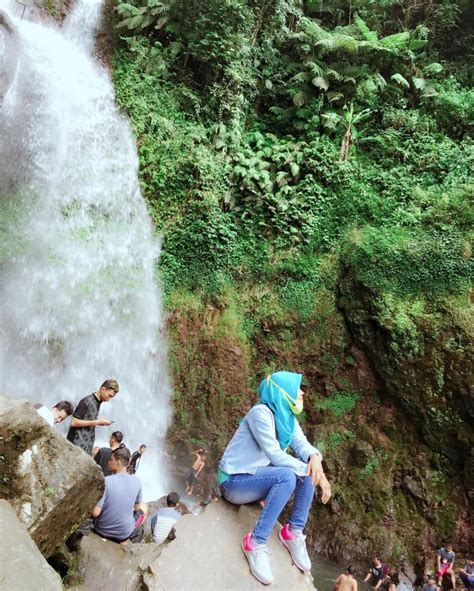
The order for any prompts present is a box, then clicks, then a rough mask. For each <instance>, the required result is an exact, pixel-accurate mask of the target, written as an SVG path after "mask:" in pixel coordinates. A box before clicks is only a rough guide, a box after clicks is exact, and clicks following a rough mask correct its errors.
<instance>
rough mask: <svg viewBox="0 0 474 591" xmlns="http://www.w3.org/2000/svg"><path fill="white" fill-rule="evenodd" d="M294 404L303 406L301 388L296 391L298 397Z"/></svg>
mask: <svg viewBox="0 0 474 591" xmlns="http://www.w3.org/2000/svg"><path fill="white" fill-rule="evenodd" d="M296 402H298V403H301V404H303V402H304V392H303V390H302V389H301V388H300V389H299V390H298V396H297V397H296Z"/></svg>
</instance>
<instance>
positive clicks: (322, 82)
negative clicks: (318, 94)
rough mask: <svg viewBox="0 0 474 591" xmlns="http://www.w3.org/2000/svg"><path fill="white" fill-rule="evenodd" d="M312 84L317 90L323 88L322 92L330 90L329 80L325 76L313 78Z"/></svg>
mask: <svg viewBox="0 0 474 591" xmlns="http://www.w3.org/2000/svg"><path fill="white" fill-rule="evenodd" d="M311 82H312V84H314V86H316V87H317V88H321V90H327V89H328V88H329V80H328V79H327V78H324V76H316V78H313V79H312V80H311Z"/></svg>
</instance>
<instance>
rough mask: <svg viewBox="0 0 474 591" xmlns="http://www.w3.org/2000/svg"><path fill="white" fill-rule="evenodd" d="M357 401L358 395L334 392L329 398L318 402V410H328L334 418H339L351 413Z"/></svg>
mask: <svg viewBox="0 0 474 591" xmlns="http://www.w3.org/2000/svg"><path fill="white" fill-rule="evenodd" d="M358 399H359V395H358V394H356V393H355V392H335V393H334V394H331V396H330V397H329V398H326V399H325V400H322V401H320V402H318V408H320V409H321V410H328V411H329V412H331V413H333V414H334V415H336V417H340V416H342V415H344V414H346V413H348V412H351V411H352V410H353V409H354V407H355V405H356V402H357V400H358Z"/></svg>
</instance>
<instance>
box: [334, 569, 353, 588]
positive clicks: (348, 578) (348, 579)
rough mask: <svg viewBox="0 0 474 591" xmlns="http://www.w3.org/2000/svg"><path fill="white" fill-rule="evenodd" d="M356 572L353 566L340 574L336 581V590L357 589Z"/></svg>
mask: <svg viewBox="0 0 474 591" xmlns="http://www.w3.org/2000/svg"><path fill="white" fill-rule="evenodd" d="M355 574H356V571H355V569H354V568H353V567H352V566H348V567H347V571H346V574H342V575H339V576H338V577H337V579H336V582H335V583H334V591H357V581H356V580H355V579H354V575H355Z"/></svg>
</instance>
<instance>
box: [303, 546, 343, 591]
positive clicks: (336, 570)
mask: <svg viewBox="0 0 474 591" xmlns="http://www.w3.org/2000/svg"><path fill="white" fill-rule="evenodd" d="M311 563H312V565H313V568H312V569H311V573H312V575H313V578H314V586H315V587H316V589H317V590H318V591H333V589H334V581H335V580H336V578H337V577H338V576H339V575H340V574H341V573H343V572H344V567H341V566H339V565H338V564H336V563H335V562H330V561H329V560H325V559H324V558H321V557H319V556H317V555H314V554H313V556H312V557H311Z"/></svg>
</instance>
